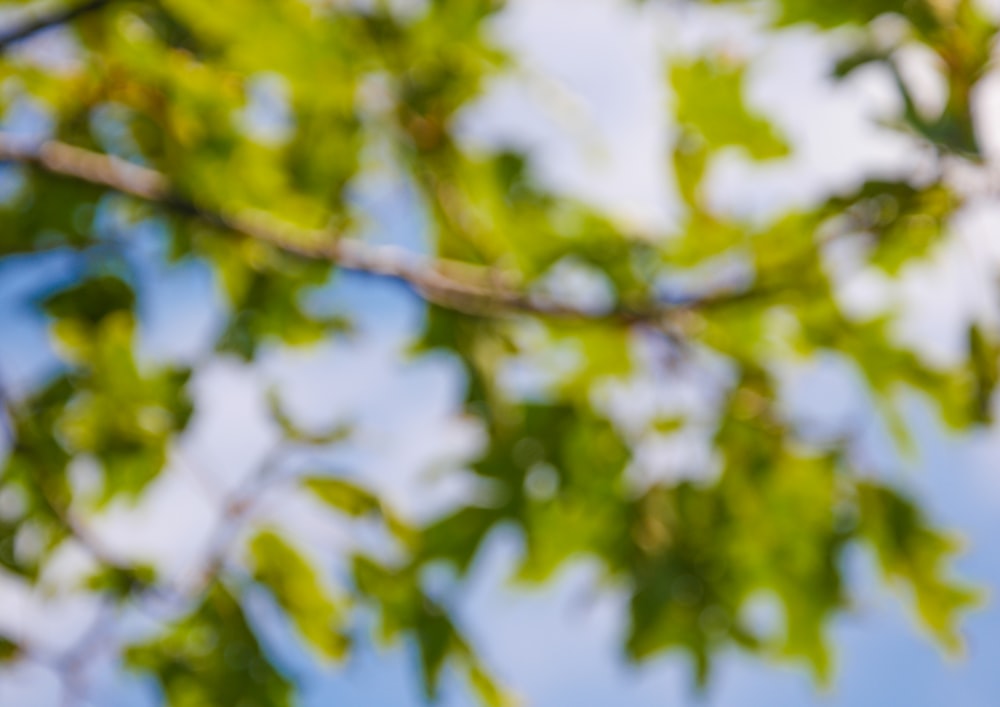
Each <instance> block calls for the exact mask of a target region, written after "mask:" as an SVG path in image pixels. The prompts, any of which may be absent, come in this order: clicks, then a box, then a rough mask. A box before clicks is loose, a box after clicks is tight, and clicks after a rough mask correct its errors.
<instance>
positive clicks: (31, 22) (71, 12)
mask: <svg viewBox="0 0 1000 707" xmlns="http://www.w3.org/2000/svg"><path fill="white" fill-rule="evenodd" d="M112 2H114V0H89V2H84V3H81V4H79V5H75V6H72V7H61V8H58V9H54V10H51V11H49V12H48V13H47V14H40V15H38V16H36V17H31V18H29V19H28V20H26V21H25V22H24V23H23V24H20V25H17V26H14V27H11V28H10V29H7V30H2V31H0V53H3V52H4V51H6V50H7V49H8V48H9V47H10V46H11V45H13V44H16V43H17V42H20V41H23V40H25V39H28V38H29V37H33V36H34V35H36V34H38V33H39V32H43V31H45V30H47V29H51V28H53V27H58V26H60V25H64V24H66V23H67V22H72V21H73V20H75V19H76V18H78V17H81V16H83V15H86V14H89V13H91V12H94V11H96V10H100V9H101V8H103V7H104V6H105V5H110V4H111V3H112Z"/></svg>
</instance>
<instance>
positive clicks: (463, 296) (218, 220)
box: [0, 133, 747, 326]
mask: <svg viewBox="0 0 1000 707" xmlns="http://www.w3.org/2000/svg"><path fill="white" fill-rule="evenodd" d="M0 161H12V162H18V163H21V164H25V165H31V166H34V167H37V168H39V169H42V170H44V171H46V172H48V173H50V174H54V175H58V176H62V177H68V178H71V179H77V180H80V181H83V182H87V183H89V184H94V185H99V186H103V187H107V188H109V189H112V190H114V191H116V192H119V193H121V194H125V195H128V196H132V197H135V198H138V199H141V200H143V201H146V202H149V203H152V204H156V205H159V206H161V207H164V208H167V209H172V210H175V211H178V212H182V213H186V214H189V215H191V216H194V217H196V218H198V219H200V220H201V221H203V222H205V223H206V224H209V225H211V226H213V227H215V228H219V229H221V230H225V231H229V232H232V233H234V234H238V235H242V236H244V237H247V238H252V239H254V240H257V241H261V242H263V243H267V244H269V245H272V246H274V247H276V248H278V249H280V250H282V251H284V252H286V253H291V254H294V255H297V256H300V257H303V258H308V259H311V260H325V261H328V262H331V263H335V264H336V265H337V266H338V267H339V268H341V269H343V270H349V271H353V272H358V273H365V274H369V275H375V276H378V277H384V278H389V279H393V280H397V281H399V282H402V283H404V284H406V285H407V286H409V287H410V288H412V289H413V290H414V291H416V292H417V294H419V295H420V296H421V297H423V298H424V299H426V300H427V301H429V302H431V303H433V304H436V305H439V306H441V307H444V308H447V309H452V310H457V311H462V312H466V313H471V314H475V315H491V314H504V313H508V314H509V313H526V314H536V315H542V316H546V317H550V318H558V319H565V320H574V319H577V320H584V321H607V322H612V323H618V324H624V325H631V324H648V325H654V326H664V325H667V324H682V323H683V321H684V320H685V319H686V318H688V317H689V316H690V314H691V313H692V311H693V310H697V309H705V308H713V307H718V306H720V305H724V304H725V303H726V302H728V301H732V302H734V303H736V302H739V301H741V300H743V299H745V298H746V296H747V291H746V290H743V289H741V290H737V291H722V292H717V293H709V294H706V295H704V296H697V297H693V298H691V299H687V300H684V301H682V302H676V303H664V302H656V301H651V302H649V303H646V304H643V305H642V306H626V305H618V306H616V307H614V308H611V309H610V310H606V311H594V310H589V309H585V308H581V307H577V306H574V305H570V304H566V303H564V302H559V301H556V300H554V299H551V298H549V297H545V296H542V295H539V294H537V293H532V292H529V291H527V290H526V289H525V288H523V287H522V286H520V282H519V280H520V278H519V276H518V275H517V274H516V273H512V272H502V271H498V270H496V269H493V268H489V267H484V266H479V265H473V264H471V263H465V262H461V261H456V260H447V259H441V258H431V257H427V256H423V255H419V254H417V253H414V252H412V251H408V250H405V249H402V248H398V247H395V246H376V245H370V244H367V243H365V242H363V241H360V240H358V239H355V238H347V237H343V236H342V234H340V233H338V232H335V231H332V230H329V229H308V228H302V227H299V226H295V225H292V224H289V223H286V222H282V221H279V220H278V219H276V218H274V217H273V216H271V215H270V214H266V213H263V212H258V211H250V210H244V211H240V212H225V211H220V210H212V209H208V208H204V207H202V206H200V205H197V204H195V203H193V202H191V201H190V200H187V199H185V198H183V197H182V196H180V195H179V193H178V192H177V191H176V190H175V189H174V188H173V186H172V185H171V183H170V181H169V179H168V178H167V177H166V176H165V175H163V174H161V173H160V172H157V171H155V170H152V169H149V168H147V167H142V166H139V165H137V164H134V163H132V162H128V161H126V160H123V159H121V158H119V157H115V156H113V155H107V154H103V153H99V152H93V151H91V150H86V149H83V148H79V147H75V146H72V145H68V144H66V143H63V142H59V141H56V140H48V141H45V142H42V143H41V144H36V145H28V144H27V143H25V142H24V141H19V140H16V139H14V138H12V137H11V136H9V135H3V134H2V133H0Z"/></svg>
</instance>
